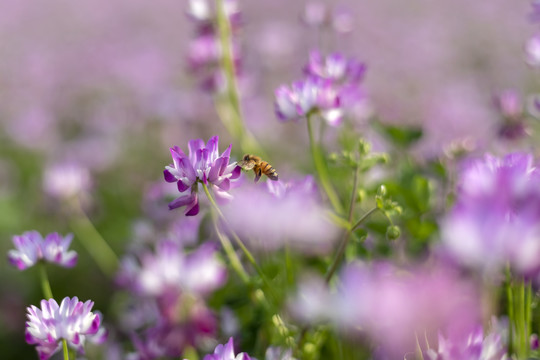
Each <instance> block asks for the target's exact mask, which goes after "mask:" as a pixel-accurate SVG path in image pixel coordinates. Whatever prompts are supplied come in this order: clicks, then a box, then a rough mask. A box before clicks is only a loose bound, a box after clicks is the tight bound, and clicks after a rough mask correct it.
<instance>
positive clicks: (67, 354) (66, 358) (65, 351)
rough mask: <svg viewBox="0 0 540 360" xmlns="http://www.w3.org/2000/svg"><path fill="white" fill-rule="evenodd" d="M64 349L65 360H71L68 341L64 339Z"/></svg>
mask: <svg viewBox="0 0 540 360" xmlns="http://www.w3.org/2000/svg"><path fill="white" fill-rule="evenodd" d="M62 349H63V350H64V360H69V351H68V346H67V341H66V339H62Z"/></svg>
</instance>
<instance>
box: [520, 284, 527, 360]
mask: <svg viewBox="0 0 540 360" xmlns="http://www.w3.org/2000/svg"><path fill="white" fill-rule="evenodd" d="M518 291H519V332H518V333H520V334H521V336H520V340H521V341H520V347H521V357H520V358H523V359H527V353H528V348H529V336H528V335H527V327H528V326H527V320H526V317H527V310H526V308H525V281H524V280H522V279H521V280H520V281H519V285H518Z"/></svg>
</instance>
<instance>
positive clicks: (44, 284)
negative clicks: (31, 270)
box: [38, 261, 53, 300]
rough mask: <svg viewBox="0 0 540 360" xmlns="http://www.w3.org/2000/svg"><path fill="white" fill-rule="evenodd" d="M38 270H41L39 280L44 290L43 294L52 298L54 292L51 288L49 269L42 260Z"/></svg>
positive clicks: (47, 297)
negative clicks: (48, 275)
mask: <svg viewBox="0 0 540 360" xmlns="http://www.w3.org/2000/svg"><path fill="white" fill-rule="evenodd" d="M38 270H39V280H40V282H41V289H42V290H43V295H44V296H45V299H46V300H48V299H52V298H53V294H52V290H51V284H50V283H49V278H48V277H47V270H46V269H45V263H44V262H42V261H41V262H40V263H39V264H38Z"/></svg>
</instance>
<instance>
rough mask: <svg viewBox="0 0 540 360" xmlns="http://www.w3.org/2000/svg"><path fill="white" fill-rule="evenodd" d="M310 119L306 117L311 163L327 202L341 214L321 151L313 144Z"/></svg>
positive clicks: (337, 198)
mask: <svg viewBox="0 0 540 360" xmlns="http://www.w3.org/2000/svg"><path fill="white" fill-rule="evenodd" d="M311 117H312V115H310V114H308V115H307V116H306V119H307V127H308V135H309V146H310V149H311V156H312V157H313V163H314V165H315V170H316V171H317V174H318V176H319V181H320V182H321V185H322V187H323V189H324V192H325V193H326V196H327V197H328V200H330V203H331V204H332V207H333V208H334V210H335V211H336V212H337V213H343V208H342V206H341V202H340V201H339V197H338V195H337V193H336V191H335V190H334V188H333V187H332V183H331V182H330V176H329V174H328V169H327V168H326V164H325V161H324V158H323V154H322V151H321V149H320V147H319V146H318V145H317V144H316V143H315V139H314V137H313V127H312V124H311Z"/></svg>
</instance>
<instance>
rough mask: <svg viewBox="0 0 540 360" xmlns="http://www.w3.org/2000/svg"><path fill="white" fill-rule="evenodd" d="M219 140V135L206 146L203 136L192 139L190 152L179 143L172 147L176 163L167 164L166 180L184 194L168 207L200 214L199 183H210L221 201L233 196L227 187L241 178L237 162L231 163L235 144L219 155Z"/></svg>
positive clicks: (189, 213) (189, 145) (190, 213)
mask: <svg viewBox="0 0 540 360" xmlns="http://www.w3.org/2000/svg"><path fill="white" fill-rule="evenodd" d="M218 141H219V137H218V136H214V137H212V138H210V140H208V143H207V144H206V145H205V144H204V141H203V140H201V139H196V140H190V141H189V144H188V148H189V155H186V154H184V152H183V151H182V149H180V148H179V147H178V146H174V147H172V148H171V149H170V150H171V155H172V158H173V164H171V165H169V166H166V167H165V170H164V171H163V174H164V177H165V180H166V181H167V182H176V183H177V186H178V191H180V193H182V194H183V195H182V196H180V197H178V198H177V199H176V200H174V201H172V202H171V203H170V204H169V209H171V210H172V209H176V208H178V207H182V206H185V207H186V210H185V214H186V216H194V215H197V214H198V213H199V199H198V194H197V189H198V183H203V184H205V185H208V186H210V187H211V188H212V189H213V191H214V194H215V195H216V197H217V198H218V200H220V199H221V200H223V199H230V195H229V194H228V190H229V189H230V187H231V182H232V181H234V180H236V179H238V178H239V177H240V174H241V168H240V167H238V166H237V165H236V163H232V164H229V158H230V155H231V146H232V145H229V147H228V148H227V149H226V150H225V151H224V152H223V153H222V154H221V155H219V152H218ZM185 193H188V194H185ZM184 194H185V195H184Z"/></svg>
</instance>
